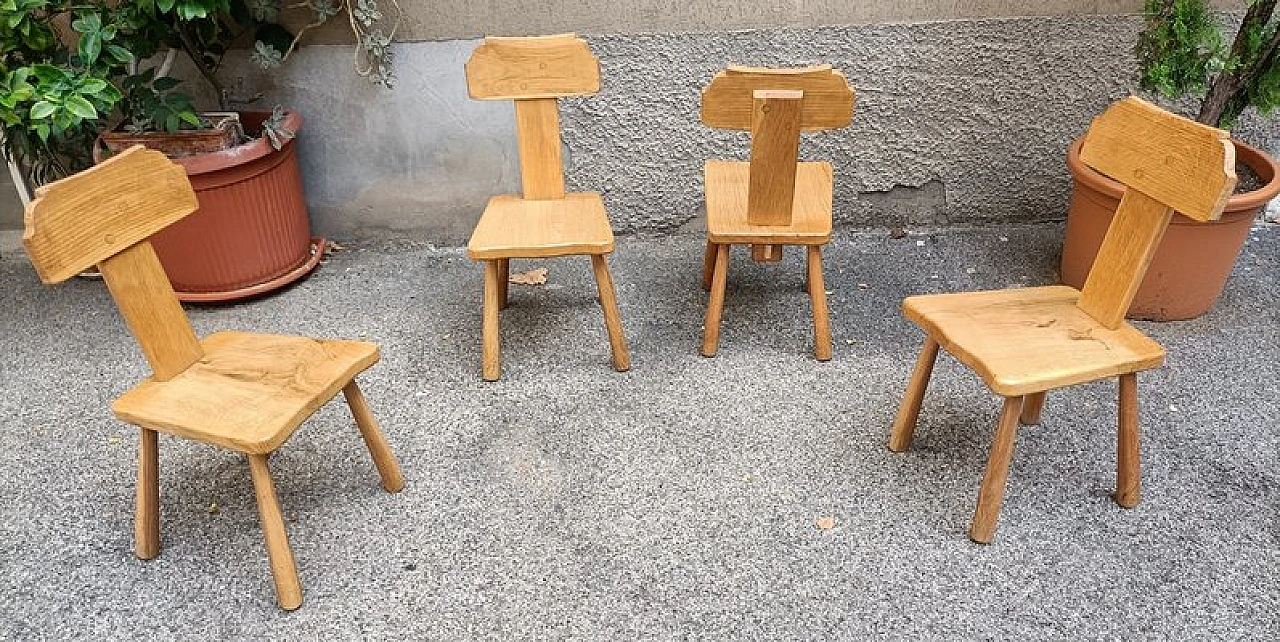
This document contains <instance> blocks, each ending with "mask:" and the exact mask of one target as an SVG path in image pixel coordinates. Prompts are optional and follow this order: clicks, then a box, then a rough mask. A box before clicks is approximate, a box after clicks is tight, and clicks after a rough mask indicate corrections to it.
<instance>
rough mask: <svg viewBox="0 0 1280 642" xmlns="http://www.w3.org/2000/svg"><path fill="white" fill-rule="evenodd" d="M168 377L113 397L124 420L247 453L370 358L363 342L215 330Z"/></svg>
mask: <svg viewBox="0 0 1280 642" xmlns="http://www.w3.org/2000/svg"><path fill="white" fill-rule="evenodd" d="M200 345H201V347H202V348H204V352H205V355H204V356H203V357H202V358H201V359H200V360H199V361H197V362H196V363H194V364H192V365H191V367H189V368H187V369H186V370H185V371H184V372H183V373H182V374H179V375H178V376H176V377H174V378H173V379H170V380H168V381H155V380H153V379H147V380H146V381H143V382H142V383H140V384H138V385H137V386H135V387H134V388H133V389H131V390H129V391H128V392H126V393H125V394H124V395H123V396H121V397H120V398H119V399H117V400H116V401H115V403H113V404H112V406H111V408H112V410H113V411H115V414H116V416H117V417H119V418H120V419H121V420H123V421H127V422H129V423H131V424H135V425H138V426H141V427H143V428H149V429H151V430H157V431H160V432H166V433H170V434H174V435H179V436H182V437H188V438H190V439H195V440H197V441H203V442H206V443H211V444H217V445H220V446H225V447H227V448H231V449H233V450H238V451H241V452H245V453H250V454H266V453H270V452H272V451H274V450H275V449H276V448H277V447H279V446H280V444H282V443H284V441H285V440H286V439H288V438H289V435H291V434H292V433H293V431H294V429H296V428H297V427H298V426H299V425H300V424H301V423H302V422H303V421H304V420H305V419H306V418H307V417H309V416H311V413H312V412H314V411H315V410H316V409H317V408H319V407H320V406H322V405H324V404H325V403H326V402H328V401H329V400H330V399H332V398H333V397H334V395H336V394H337V393H338V391H339V390H341V389H342V388H343V386H345V385H346V384H347V383H348V382H350V381H351V380H352V378H354V377H355V376H356V375H357V374H359V373H360V372H362V371H363V370H365V369H366V368H368V367H369V366H371V365H373V364H374V363H377V361H378V358H379V354H378V346H377V345H376V344H372V343H366V342H363V341H326V340H316V339H308V338H305V337H292V336H279V335H270V334H250V333H245V332H217V333H214V334H211V335H209V336H208V337H206V338H205V339H204V340H203V341H201V342H200Z"/></svg>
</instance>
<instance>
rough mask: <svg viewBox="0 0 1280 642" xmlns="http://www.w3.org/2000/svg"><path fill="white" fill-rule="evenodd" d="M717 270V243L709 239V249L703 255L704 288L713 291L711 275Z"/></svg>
mask: <svg viewBox="0 0 1280 642" xmlns="http://www.w3.org/2000/svg"><path fill="white" fill-rule="evenodd" d="M715 271H716V244H715V243H712V242H711V241H707V251H706V253H704V254H703V255H702V289H703V290H706V291H708V292H710V291H711V277H712V276H713V275H714V274H715Z"/></svg>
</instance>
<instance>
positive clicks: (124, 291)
mask: <svg viewBox="0 0 1280 642" xmlns="http://www.w3.org/2000/svg"><path fill="white" fill-rule="evenodd" d="M35 196H36V198H35V200H33V201H31V204H30V205H28V206H27V209H26V231H25V233H24V234H23V238H22V242H23V245H24V246H25V247H26V250H27V255H28V256H29V257H31V264H32V265H33V266H35V269H36V273H37V274H39V275H40V280H42V281H44V282H45V283H60V282H62V281H65V280H67V279H69V278H71V277H73V276H75V275H76V274H79V273H80V272H82V271H84V270H85V269H88V268H90V267H93V266H94V265H97V266H98V269H100V270H101V271H102V276H103V279H104V280H105V281H106V284H107V288H108V289H109V290H110V292H111V297H112V299H114V300H115V302H116V307H118V308H119V309H120V314H121V316H123V317H124V319H125V322H126V323H127V324H128V325H129V330H130V331H131V332H133V336H134V338H136V339H137V341H138V345H139V346H141V348H142V352H143V354H144V355H145V356H146V358H147V362H148V363H149V364H150V365H151V369H152V371H153V372H154V373H155V376H154V378H155V379H156V380H158V381H165V380H168V379H171V378H173V377H174V376H176V375H178V374H179V373H181V372H182V371H183V370H186V369H187V367H188V366H190V365H191V364H192V363H195V362H196V361H198V360H199V359H200V357H201V356H202V355H203V354H204V352H203V350H202V349H201V348H200V341H199V340H198V339H196V335H195V332H194V331H193V330H192V329H191V324H190V322H188V321H187V316H186V314H185V313H183V311H182V306H181V304H179V303H178V298H177V296H175V295H174V293H173V287H172V286H171V285H170V284H169V279H168V277H167V276H165V273H164V268H163V267H161V265H160V261H159V259H157V258H156V254H155V251H154V250H152V248H151V243H150V242H149V241H148V240H147V239H149V238H150V237H151V235H153V234H155V233H156V232H159V231H160V230H162V229H164V228H165V227H168V226H169V225H171V224H173V223H175V222H177V221H178V220H180V219H182V218H183V217H185V216H187V215H188V214H191V213H192V212H194V211H196V208H197V207H198V203H197V202H196V195H195V192H194V191H192V189H191V184H190V183H189V182H188V181H187V173H186V171H185V170H184V169H182V167H180V166H179V165H177V164H175V163H173V162H172V161H170V160H169V159H168V158H165V156H164V154H161V153H160V152H156V151H151V150H147V149H144V148H142V147H141V146H134V147H132V148H130V149H128V150H126V151H125V152H124V153H122V154H119V155H117V156H115V157H113V158H111V159H109V160H107V161H106V162H104V163H102V164H101V165H98V166H97V167H94V168H92V169H88V170H85V171H83V172H80V173H79V174H76V175H75V176H71V177H69V178H64V179H62V180H60V181H57V182H55V183H50V184H48V185H45V186H43V187H41V188H39V189H37V190H36V194H35Z"/></svg>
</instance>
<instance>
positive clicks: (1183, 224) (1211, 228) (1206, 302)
mask: <svg viewBox="0 0 1280 642" xmlns="http://www.w3.org/2000/svg"><path fill="white" fill-rule="evenodd" d="M1083 142H1084V139H1083V138H1079V139H1076V141H1075V142H1073V143H1071V146H1070V147H1069V148H1068V149H1067V169H1068V170H1069V171H1070V172H1071V176H1072V178H1073V179H1075V185H1074V188H1073V190H1072V193H1071V206H1070V209H1068V211H1067V232H1066V239H1065V240H1064V242H1063V246H1062V264H1061V276H1062V282H1063V283H1065V284H1067V285H1070V286H1072V287H1076V288H1080V287H1084V282H1085V279H1086V278H1088V276H1089V269H1090V268H1091V267H1093V260H1094V259H1095V258H1096V257H1097V256H1098V250H1099V249H1100V248H1101V247H1102V239H1103V238H1104V237H1105V236H1106V234H1107V228H1108V227H1109V226H1110V225H1111V219H1112V217H1113V216H1114V215H1115V211H1116V208H1117V207H1119V205H1120V197H1121V196H1122V195H1123V193H1124V186H1123V185H1121V184H1120V183H1118V182H1116V181H1113V180H1111V179H1110V178H1107V177H1106V176H1103V175H1102V174H1099V173H1098V172H1096V171H1094V170H1093V168H1091V167H1089V166H1088V165H1085V164H1084V163H1083V162H1081V161H1080V146H1081V145H1082V144H1083ZM1232 142H1233V143H1234V144H1235V147H1236V158H1237V160H1239V161H1240V162H1243V163H1245V164H1247V165H1248V166H1249V167H1252V168H1253V170H1254V171H1255V172H1257V173H1258V176H1259V177H1261V178H1262V180H1263V181H1266V185H1265V186H1264V187H1262V188H1261V189H1258V190H1254V191H1252V192H1247V193H1244V194H1236V195H1234V196H1232V197H1231V200H1230V201H1228V202H1227V207H1226V210H1225V211H1224V212H1223V214H1222V218H1221V219H1220V220H1217V221H1210V222H1206V223H1200V222H1197V221H1195V220H1192V219H1190V218H1187V217H1185V216H1183V215H1181V214H1174V216H1173V220H1172V222H1171V223H1170V224H1169V229H1168V231H1166V232H1165V235H1164V238H1163V239H1162V240H1161V241H1160V246H1159V248H1157V250H1156V255H1155V258H1154V259H1152V261H1151V266H1150V267H1149V268H1147V274H1146V277H1145V278H1144V279H1143V280H1142V285H1141V286H1140V287H1139V288H1138V293H1137V294H1136V295H1135V296H1134V299H1133V305H1131V306H1130V307H1129V313H1128V317H1129V318H1130V319H1146V320H1152V321H1177V320H1182V319H1192V318H1195V317H1198V316H1200V315H1202V314H1204V313H1205V312H1208V311H1209V309H1210V308H1212V307H1213V304H1214V302H1215V301H1217V300H1218V295H1220V294H1221V293H1222V288H1223V286H1225V285H1226V283H1227V277H1228V276H1230V275H1231V268H1232V266H1233V265H1234V264H1235V260H1236V256H1237V255H1239V254H1240V248H1241V247H1242V246H1243V245H1244V240H1245V238H1246V237H1247V236H1248V235H1249V229H1250V228H1251V227H1252V226H1253V222H1254V220H1255V218H1256V217H1257V215H1258V212H1259V211H1260V210H1261V209H1262V208H1264V207H1266V205H1267V203H1269V202H1270V201H1271V199H1272V198H1275V196H1276V194H1277V193H1280V180H1277V175H1280V166H1277V164H1276V161H1275V159H1273V158H1271V157H1270V156H1268V155H1267V154H1266V153H1264V152H1262V151H1261V150H1259V149H1257V148H1254V147H1251V146H1249V145H1245V144H1244V143H1240V142H1237V141H1232Z"/></svg>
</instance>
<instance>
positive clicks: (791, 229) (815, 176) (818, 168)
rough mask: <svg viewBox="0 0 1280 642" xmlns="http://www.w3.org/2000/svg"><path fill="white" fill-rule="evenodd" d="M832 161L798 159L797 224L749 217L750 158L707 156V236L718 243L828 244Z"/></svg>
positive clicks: (794, 211)
mask: <svg viewBox="0 0 1280 642" xmlns="http://www.w3.org/2000/svg"><path fill="white" fill-rule="evenodd" d="M831 176H832V173H831V164H830V163H826V162H815V163H798V164H797V165H796V191H795V201H794V203H795V204H794V206H793V209H792V211H791V225H752V224H751V223H749V222H747V186H748V185H750V182H751V165H750V163H746V162H740V161H722V160H712V161H707V165H706V198H707V236H708V240H709V241H711V242H712V243H739V244H742V243H758V244H774V245H823V244H825V243H827V242H828V241H830V240H831V180H832V179H831Z"/></svg>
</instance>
